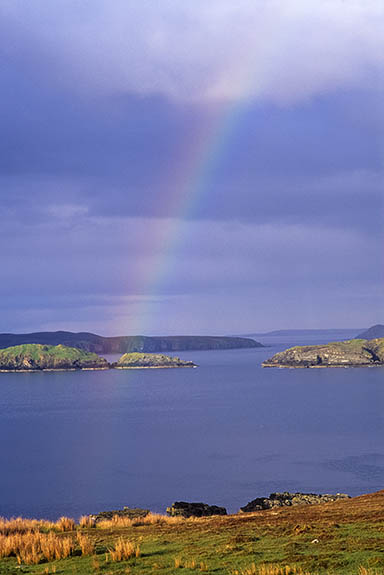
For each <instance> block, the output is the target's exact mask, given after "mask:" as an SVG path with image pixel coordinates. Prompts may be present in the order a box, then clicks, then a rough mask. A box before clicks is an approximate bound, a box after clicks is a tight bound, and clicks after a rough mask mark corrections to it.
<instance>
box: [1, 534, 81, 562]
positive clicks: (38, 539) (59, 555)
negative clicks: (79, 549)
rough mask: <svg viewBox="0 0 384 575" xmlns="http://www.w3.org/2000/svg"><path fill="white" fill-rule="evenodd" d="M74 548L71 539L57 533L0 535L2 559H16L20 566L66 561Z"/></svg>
mask: <svg viewBox="0 0 384 575" xmlns="http://www.w3.org/2000/svg"><path fill="white" fill-rule="evenodd" d="M73 547H74V544H73V541H72V539H71V538H69V537H59V536H58V535H56V534H55V533H39V532H34V531H30V532H28V533H14V534H12V535H0V557H12V556H13V557H16V558H17V562H18V563H19V564H23V563H25V564H27V565H33V564H38V563H41V562H42V561H44V560H45V561H53V560H54V559H65V558H66V557H69V556H70V555H71V553H72V550H73Z"/></svg>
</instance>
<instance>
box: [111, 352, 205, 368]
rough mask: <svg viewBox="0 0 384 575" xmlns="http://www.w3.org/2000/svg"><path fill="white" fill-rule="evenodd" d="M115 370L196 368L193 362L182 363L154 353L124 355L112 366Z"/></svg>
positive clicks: (178, 359) (175, 358)
mask: <svg viewBox="0 0 384 575" xmlns="http://www.w3.org/2000/svg"><path fill="white" fill-rule="evenodd" d="M112 367H114V368H115V369H132V368H145V367H152V368H154V367H196V365H195V364H194V363H193V361H184V360H182V359H180V358H179V357H170V356H168V355H162V354H156V353H125V354H124V355H122V356H121V358H120V359H119V361H118V362H117V363H114V364H113V365H112Z"/></svg>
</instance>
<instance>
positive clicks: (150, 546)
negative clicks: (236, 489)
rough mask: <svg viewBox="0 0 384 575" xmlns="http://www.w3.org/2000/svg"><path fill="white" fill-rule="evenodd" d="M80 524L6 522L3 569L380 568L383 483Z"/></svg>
mask: <svg viewBox="0 0 384 575" xmlns="http://www.w3.org/2000/svg"><path fill="white" fill-rule="evenodd" d="M81 525H82V527H80V526H76V525H75V524H74V522H73V521H71V520H68V519H67V520H65V519H62V520H61V521H60V522H58V523H57V524H52V523H48V522H40V523H39V522H31V521H24V522H23V521H19V522H17V521H13V522H6V521H3V522H0V574H11V573H12V574H13V573H18V572H24V573H36V574H37V573H39V574H40V573H41V574H43V573H46V574H49V573H61V574H63V575H73V574H79V575H80V574H84V575H85V574H88V573H93V574H100V575H102V574H104V575H112V574H116V575H118V574H119V575H123V574H131V575H135V574H137V575H139V574H140V575H143V574H146V573H147V574H154V573H158V574H161V575H171V574H172V575H174V574H181V573H183V574H185V575H192V574H197V573H212V574H215V575H290V574H291V575H293V574H296V575H299V574H301V575H304V574H310V575H325V574H329V575H331V574H333V575H352V574H355V575H379V574H383V573H384V545H383V543H384V491H380V492H378V493H375V494H371V495H364V496H361V497H356V498H354V499H349V500H341V501H337V502H333V503H325V504H321V505H311V506H299V507H292V508H289V507H288V508H280V509H276V510H269V511H259V512H257V513H252V514H238V515H230V516H216V517H206V518H199V519H182V518H179V517H172V518H169V517H164V516H158V515H152V514H150V515H148V516H146V517H142V518H137V519H127V518H119V519H116V521H113V520H112V521H104V522H101V523H98V524H97V527H93V526H92V525H93V523H92V520H91V519H90V518H82V520H81ZM7 541H8V546H7ZM12 545H13V547H12ZM15 549H16V551H14V550H15ZM13 555H18V557H19V559H17V557H16V556H13ZM54 556H56V557H58V559H54ZM18 561H19V565H18ZM33 561H41V563H39V564H33ZM27 563H28V564H27ZM31 563H32V564H31ZM20 565H21V567H20ZM18 567H20V568H19V569H18Z"/></svg>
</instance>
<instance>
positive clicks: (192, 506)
mask: <svg viewBox="0 0 384 575" xmlns="http://www.w3.org/2000/svg"><path fill="white" fill-rule="evenodd" d="M167 514H168V515H170V516H171V517H209V516H211V515H227V510H226V509H225V507H218V506H217V505H208V504H207V503H188V502H187V501H175V503H172V505H171V506H170V507H167Z"/></svg>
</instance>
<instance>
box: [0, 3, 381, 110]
mask: <svg viewBox="0 0 384 575" xmlns="http://www.w3.org/2000/svg"><path fill="white" fill-rule="evenodd" d="M1 8H2V16H3V21H5V22H6V25H7V26H10V25H13V26H18V27H19V29H24V28H25V29H27V30H30V29H32V30H34V34H35V37H36V38H37V39H38V41H39V43H41V44H44V45H45V46H46V49H47V50H48V49H49V51H50V53H51V54H53V55H54V57H55V58H56V59H57V61H58V62H59V63H61V62H65V67H66V68H67V69H71V74H72V80H73V81H74V82H75V84H76V89H77V90H79V91H80V92H81V91H82V90H84V89H86V90H87V91H88V89H89V86H92V90H93V91H95V92H101V93H111V92H116V91H133V92H136V93H139V94H149V93H162V94H165V95H166V96H167V97H172V98H175V99H181V100H191V99H211V100H217V99H218V100H220V99H224V100H225V99H232V98H234V99H235V100H237V99H239V98H249V97H256V98H268V99H272V100H274V101H278V102H282V103H290V102H294V101H297V100H301V99H303V98H304V99H305V98H307V97H311V96H313V95H315V94H321V93H324V92H325V91H329V90H331V91H333V90H335V89H340V88H342V87H348V88H350V87H353V86H356V85H358V84H361V83H363V82H368V81H371V80H372V78H375V76H376V75H377V73H378V71H382V66H383V60H382V56H381V55H382V53H383V41H384V40H383V33H382V32H383V21H384V13H383V12H384V11H383V7H382V3H381V2H379V1H378V0H371V1H369V2H359V1H358V2H350V3H348V4H346V3H345V2H341V1H340V2H338V1H337V2H332V1H324V2H310V3H308V2H305V1H304V0H292V1H290V2H284V1H283V0H268V1H266V0H257V1H256V2H255V1H251V0H241V1H240V2H233V1H231V0H224V1H223V0H209V1H208V2H207V1H203V0H197V1H195V2H189V3H185V2H183V3H180V2H175V1H174V0H163V1H162V2H155V1H153V0H151V1H141V2H136V1H135V0H130V1H128V2H127V1H122V0H116V1H114V2H106V1H102V0H97V1H93V2H89V1H86V2H82V3H79V2H75V1H74V0H71V1H68V0H65V1H63V0H57V1H56V2H54V3H51V2H49V1H48V0H37V1H35V2H33V3H30V2H22V1H19V2H15V1H14V0H7V1H6V0H3V2H2V6H1ZM27 23H28V25H27ZM314 63H316V65H314Z"/></svg>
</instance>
